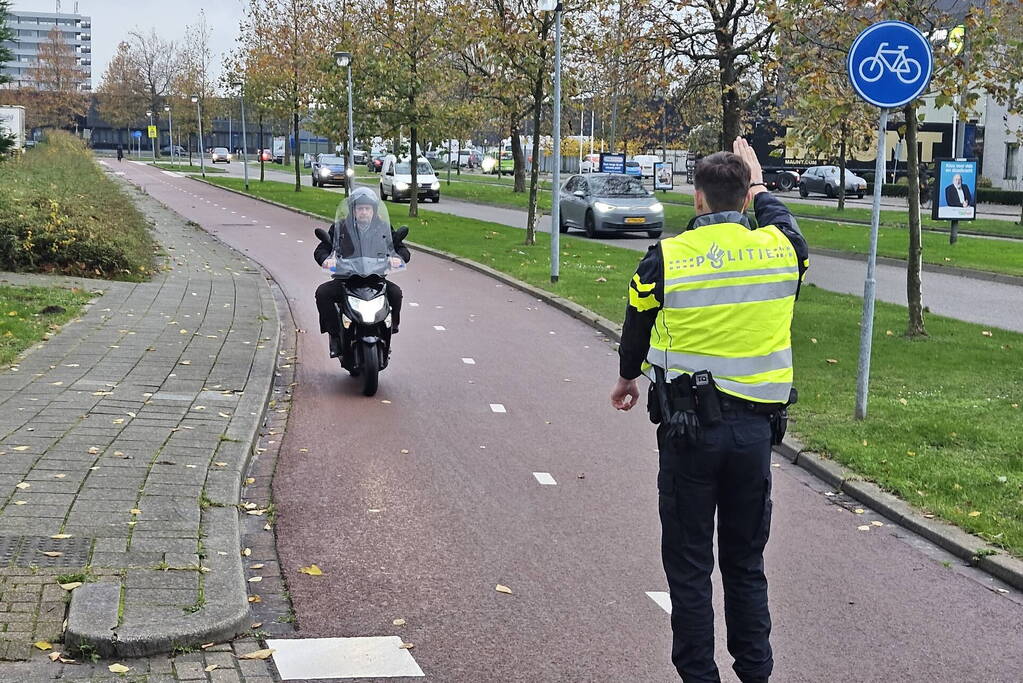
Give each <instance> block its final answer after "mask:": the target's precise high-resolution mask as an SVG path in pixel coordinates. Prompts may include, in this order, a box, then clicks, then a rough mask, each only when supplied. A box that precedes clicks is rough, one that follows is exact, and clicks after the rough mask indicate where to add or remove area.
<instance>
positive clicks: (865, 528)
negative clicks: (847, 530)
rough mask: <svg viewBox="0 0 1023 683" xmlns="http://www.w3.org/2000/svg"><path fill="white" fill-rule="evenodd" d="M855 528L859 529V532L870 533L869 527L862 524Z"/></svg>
mask: <svg viewBox="0 0 1023 683" xmlns="http://www.w3.org/2000/svg"><path fill="white" fill-rule="evenodd" d="M856 528H857V529H859V530H860V531H870V525H869V524H864V525H863V526H858V527H856Z"/></svg>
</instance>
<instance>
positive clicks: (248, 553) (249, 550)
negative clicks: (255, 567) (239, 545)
mask: <svg viewBox="0 0 1023 683" xmlns="http://www.w3.org/2000/svg"><path fill="white" fill-rule="evenodd" d="M251 554H252V548H245V549H244V550H242V555H243V556H245V557H248V556H249V555H251Z"/></svg>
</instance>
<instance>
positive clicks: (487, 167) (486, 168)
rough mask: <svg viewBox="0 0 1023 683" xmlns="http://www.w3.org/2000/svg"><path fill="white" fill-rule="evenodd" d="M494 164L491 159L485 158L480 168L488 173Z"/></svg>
mask: <svg viewBox="0 0 1023 683" xmlns="http://www.w3.org/2000/svg"><path fill="white" fill-rule="evenodd" d="M494 163H495V162H494V159H493V158H492V157H487V158H486V159H484V160H483V163H482V164H481V166H482V168H483V170H484V171H485V172H487V173H489V172H490V171H493V170H494Z"/></svg>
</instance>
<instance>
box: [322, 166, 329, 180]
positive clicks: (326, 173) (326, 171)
mask: <svg viewBox="0 0 1023 683" xmlns="http://www.w3.org/2000/svg"><path fill="white" fill-rule="evenodd" d="M320 175H321V176H323V177H324V178H326V177H327V176H329V175H330V169H329V168H321V169H320Z"/></svg>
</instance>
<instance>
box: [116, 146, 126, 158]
mask: <svg viewBox="0 0 1023 683" xmlns="http://www.w3.org/2000/svg"><path fill="white" fill-rule="evenodd" d="M117 160H118V161H124V148H123V147H121V146H120V145H118V146H117Z"/></svg>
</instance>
